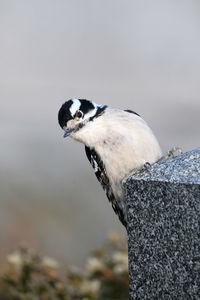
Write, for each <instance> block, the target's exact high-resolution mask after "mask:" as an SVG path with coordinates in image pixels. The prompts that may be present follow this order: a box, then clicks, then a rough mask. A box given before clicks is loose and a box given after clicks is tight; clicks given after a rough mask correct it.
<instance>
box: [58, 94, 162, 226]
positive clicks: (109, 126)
mask: <svg viewBox="0 0 200 300" xmlns="http://www.w3.org/2000/svg"><path fill="white" fill-rule="evenodd" d="M58 121H59V124H60V126H61V128H62V129H63V130H64V137H67V136H70V137H72V138H73V139H75V140H77V141H79V142H81V143H83V144H84V145H85V151H86V155H87V157H88V159H89V161H90V163H91V165H92V167H93V169H94V172H95V175H96V177H97V179H98V180H99V182H100V183H101V185H102V187H103V189H104V190H105V192H106V195H107V197H108V199H109V201H110V202H111V204H112V207H113V209H114V211H115V213H116V214H117V215H118V217H119V219H120V221H121V222H122V224H123V225H124V226H125V227H127V214H126V201H125V198H124V194H123V189H122V180H123V179H124V177H125V176H128V174H129V173H131V172H132V171H133V170H134V169H139V168H142V167H143V166H144V164H145V163H147V162H148V163H150V164H152V163H154V162H156V161H157V160H159V159H160V158H161V156H162V153H161V149H160V146H159V143H158V141H157V139H156V137H155V136H154V134H153V132H152V130H151V129H150V128H149V126H148V125H147V123H146V122H145V121H144V120H143V119H142V118H141V117H140V116H139V115H138V114H137V113H135V112H134V111H131V110H121V109H116V108H112V107H109V106H106V105H99V104H96V103H95V102H93V101H89V100H85V99H71V100H68V101H67V102H65V103H64V104H63V105H62V106H61V108H60V110H59V112H58Z"/></svg>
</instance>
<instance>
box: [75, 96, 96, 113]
mask: <svg viewBox="0 0 200 300" xmlns="http://www.w3.org/2000/svg"><path fill="white" fill-rule="evenodd" d="M79 100H80V101H81V106H80V108H79V109H80V110H81V111H82V112H83V114H84V115H85V114H86V113H88V112H89V111H90V110H92V109H94V108H95V107H94V105H93V104H92V102H90V101H88V100H85V99H79Z"/></svg>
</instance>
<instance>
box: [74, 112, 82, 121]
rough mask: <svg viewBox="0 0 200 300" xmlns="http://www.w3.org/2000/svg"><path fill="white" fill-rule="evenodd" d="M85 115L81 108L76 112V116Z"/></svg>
mask: <svg viewBox="0 0 200 300" xmlns="http://www.w3.org/2000/svg"><path fill="white" fill-rule="evenodd" d="M82 116H83V113H82V111H81V110H77V112H76V113H75V118H79V119H80V118H81V117H82Z"/></svg>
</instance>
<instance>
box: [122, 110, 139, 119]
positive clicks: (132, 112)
mask: <svg viewBox="0 0 200 300" xmlns="http://www.w3.org/2000/svg"><path fill="white" fill-rule="evenodd" d="M124 111H126V112H128V113H131V114H134V115H137V116H139V117H140V115H139V114H137V113H136V112H135V111H133V110H131V109H125V110H124Z"/></svg>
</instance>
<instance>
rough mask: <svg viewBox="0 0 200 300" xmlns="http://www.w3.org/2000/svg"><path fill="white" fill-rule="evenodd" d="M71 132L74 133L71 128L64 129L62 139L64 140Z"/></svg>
mask: <svg viewBox="0 0 200 300" xmlns="http://www.w3.org/2000/svg"><path fill="white" fill-rule="evenodd" d="M72 131H74V129H73V128H67V129H65V133H64V135H63V137H64V138H66V137H67V136H69V135H70V133H72Z"/></svg>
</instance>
